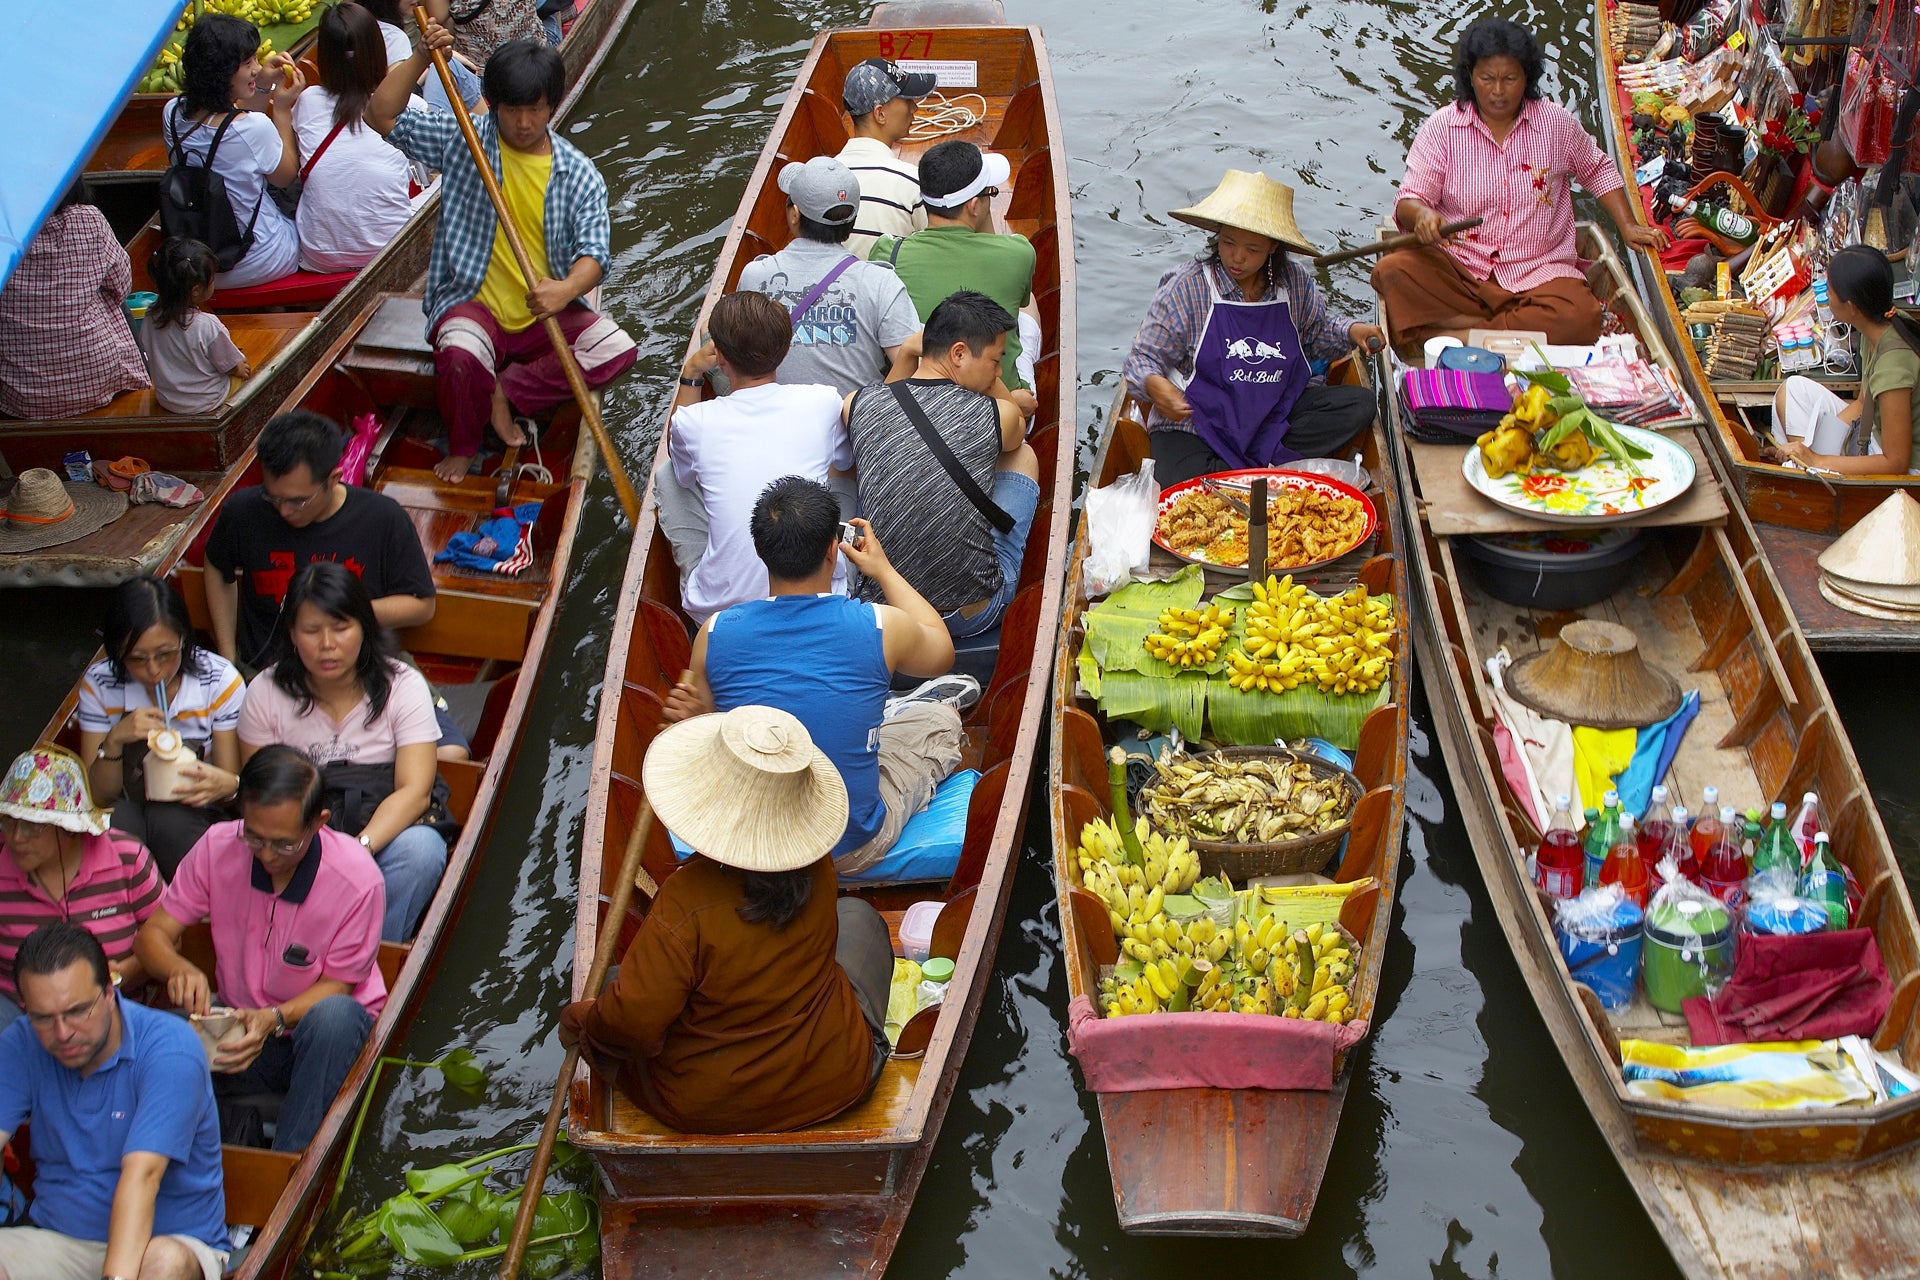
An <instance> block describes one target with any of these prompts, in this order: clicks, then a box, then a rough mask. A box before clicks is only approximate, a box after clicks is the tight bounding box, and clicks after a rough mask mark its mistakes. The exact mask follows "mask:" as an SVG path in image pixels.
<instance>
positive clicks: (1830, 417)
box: [1774, 374, 1880, 453]
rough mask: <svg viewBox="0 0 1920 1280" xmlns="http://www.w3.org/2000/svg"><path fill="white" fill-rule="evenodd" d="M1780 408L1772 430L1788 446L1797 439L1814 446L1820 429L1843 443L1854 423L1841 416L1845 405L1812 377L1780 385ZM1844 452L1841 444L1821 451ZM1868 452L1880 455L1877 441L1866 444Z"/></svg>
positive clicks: (1797, 378)
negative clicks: (1833, 434) (1777, 419)
mask: <svg viewBox="0 0 1920 1280" xmlns="http://www.w3.org/2000/svg"><path fill="white" fill-rule="evenodd" d="M1780 406H1781V409H1782V410H1783V412H1782V413H1781V415H1780V421H1779V422H1777V423H1775V424H1774V427H1775V429H1776V431H1777V433H1778V434H1781V435H1783V436H1784V437H1785V438H1786V442H1788V443H1791V442H1793V441H1796V440H1797V441H1799V442H1800V443H1802V444H1807V445H1810V444H1812V443H1813V440H1814V436H1815V433H1817V432H1821V431H1822V430H1825V431H1830V432H1833V433H1835V434H1837V435H1838V436H1839V437H1840V438H1841V439H1842V440H1844V439H1845V438H1846V437H1847V436H1848V435H1850V434H1851V433H1852V431H1853V424H1852V423H1850V422H1847V421H1846V420H1845V419H1843V418H1841V416H1840V411H1841V410H1842V409H1844V408H1846V407H1847V402H1846V401H1845V400H1842V399H1841V398H1840V397H1839V396H1837V395H1835V394H1833V392H1831V391H1829V390H1827V389H1826V388H1825V387H1823V386H1821V385H1820V384H1819V383H1817V382H1815V381H1814V380H1813V379H1812V378H1802V377H1800V376H1799V375H1797V374H1796V375H1795V376H1793V377H1791V378H1788V379H1787V380H1786V381H1785V382H1782V383H1781V384H1780ZM1844 449H1845V445H1844V444H1843V445H1841V447H1840V448H1837V449H1829V450H1825V451H1824V452H1827V453H1840V452H1842V451H1843V450H1844ZM1867 452H1868V453H1878V452H1880V443H1879V441H1877V440H1869V441H1867Z"/></svg>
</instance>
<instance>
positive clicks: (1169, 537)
mask: <svg viewBox="0 0 1920 1280" xmlns="http://www.w3.org/2000/svg"><path fill="white" fill-rule="evenodd" d="M1261 477H1264V478H1265V479H1266V481H1267V568H1268V569H1270V570H1272V571H1273V572H1276V573H1286V572H1293V571H1297V570H1301V569H1312V568H1315V567H1317V566H1319V565H1323V564H1330V563H1332V562H1333V561H1335V560H1338V559H1339V558H1340V557H1342V556H1344V555H1346V554H1348V553H1349V552H1351V551H1352V550H1353V549H1354V548H1355V547H1358V546H1361V545H1362V544H1364V543H1365V542H1366V541H1367V540H1368V539H1369V538H1371V537H1373V534H1374V530H1375V529H1376V528H1377V527H1378V524H1379V514H1378V513H1377V512H1376V511H1375V510H1374V506H1373V501H1372V500H1371V499H1370V498H1368V497H1367V496H1366V494H1364V493H1362V492H1360V490H1358V489H1356V488H1354V487H1353V486H1352V485H1349V484H1344V483H1342V482H1340V481H1338V480H1334V479H1331V478H1330V477H1327V476H1322V475H1314V474H1311V473H1309V472H1304V471H1289V470H1287V469H1285V468H1282V467H1256V468H1249V469H1247V470H1242V471H1217V472H1214V473H1213V474H1211V475H1205V476H1195V477H1194V478H1193V479H1191V480H1185V481H1182V482H1181V483H1179V484H1176V485H1171V486H1169V487H1168V488H1166V489H1165V490H1163V491H1162V492H1161V494H1160V510H1159V515H1158V518H1157V519H1156V521H1155V522H1154V531H1153V541H1154V543H1155V545H1157V546H1159V547H1160V548H1161V549H1162V550H1164V551H1166V552H1168V553H1169V554H1171V555H1173V556H1175V557H1177V558H1179V559H1181V560H1184V561H1186V562H1187V563H1188V564H1200V565H1208V566H1211V567H1213V568H1217V569H1244V568H1246V567H1247V519H1246V516H1245V515H1243V514H1242V513H1240V512H1239V511H1236V510H1234V507H1233V505H1232V504H1231V503H1230V502H1229V501H1228V499H1227V497H1226V496H1224V495H1223V493H1222V492H1220V491H1225V494H1230V495H1232V496H1234V497H1237V498H1239V499H1240V502H1241V503H1242V505H1244V504H1245V503H1246V501H1247V498H1248V495H1249V494H1250V492H1251V489H1252V485H1253V481H1254V480H1255V479H1256V478H1261Z"/></svg>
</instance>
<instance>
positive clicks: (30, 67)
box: [0, 0, 185, 285]
mask: <svg viewBox="0 0 1920 1280" xmlns="http://www.w3.org/2000/svg"><path fill="white" fill-rule="evenodd" d="M184 7H185V6H184V5H183V4H182V3H181V0H87V3H86V4H24V5H10V6H8V8H9V10H10V11H9V13H8V14H7V45H8V47H9V48H11V49H12V50H13V51H14V52H13V56H12V57H11V58H10V59H9V60H8V68H7V74H6V75H4V76H0V120H6V121H7V122H8V127H7V129H6V130H5V131H4V133H0V174H4V175H5V178H4V179H3V180H0V285H4V284H5V283H6V280H7V278H8V277H9V276H11V275H12V274H13V269H14V267H15V266H16V265H18V263H19V261H20V255H21V254H22V253H23V252H25V250H26V247H27V245H28V244H29V243H30V242H31V241H32V240H33V237H34V233H35V232H37V231H39V230H40V224H41V223H43V222H45V221H46V220H47V215H48V214H49V213H51V212H53V208H54V206H55V205H57V204H58V203H59V202H60V197H61V196H62V195H64V194H65V193H66V190H67V188H68V187H69V186H71V185H72V184H73V180H74V179H75V178H77V177H78V176H79V175H80V171H81V166H83V165H84V164H86V162H87V157H88V156H90V155H92V154H93V150H94V148H95V147H97V146H99V145H100V139H101V138H103V137H104V136H106V132H107V126H108V125H110V124H112V123H113V120H114V117H115V116H117V115H119V114H120V108H121V106H122V104H124V103H125V102H126V100H127V96H128V95H129V94H131V93H132V92H133V86H134V85H135V84H136V83H137V82H138V81H139V79H140V77H141V76H142V75H144V74H145V73H146V70H147V68H148V67H149V66H150V65H152V62H153V59H154V57H155V55H157V54H158V53H159V52H160V45H161V44H162V42H164V41H165V40H166V38H167V35H168V34H169V33H170V32H171V31H172V30H173V25H174V23H175V22H176V21H177V20H178V19H179V17H180V11H181V9H182V8H184Z"/></svg>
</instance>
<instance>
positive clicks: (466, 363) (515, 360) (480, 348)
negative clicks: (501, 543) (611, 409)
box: [433, 301, 640, 458]
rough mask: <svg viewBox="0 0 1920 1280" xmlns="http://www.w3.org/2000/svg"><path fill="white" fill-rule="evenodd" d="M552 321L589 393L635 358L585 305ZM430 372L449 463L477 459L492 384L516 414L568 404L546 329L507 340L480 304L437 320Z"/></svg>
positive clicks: (615, 329) (617, 331) (530, 329)
mask: <svg viewBox="0 0 1920 1280" xmlns="http://www.w3.org/2000/svg"><path fill="white" fill-rule="evenodd" d="M555 319H557V320H559V322H560V332H561V333H563V334H565V335H566V338H567V342H568V343H569V344H570V345H571V346H572V347H573V358H574V359H575V360H577V361H579V363H580V374H581V376H582V377H583V378H585V379H586V383H587V385H588V386H589V387H593V388H599V387H604V386H606V385H607V384H608V383H609V382H612V381H613V380H614V379H615V378H617V377H619V376H620V375H621V374H623V373H625V372H626V371H627V369H628V367H629V366H631V365H632V364H633V362H634V359H635V358H636V357H637V356H638V355H639V354H640V352H639V348H637V347H636V346H635V345H634V342H633V339H632V338H630V337H628V336H627V332H626V330H624V329H622V328H621V327H620V326H619V325H617V324H615V323H614V322H613V321H611V320H609V319H607V318H606V317H605V316H603V315H598V314H596V313H595V312H594V311H593V310H592V309H591V308H589V307H588V306H587V305H586V304H585V303H581V302H576V303H574V304H573V305H571V306H569V307H568V308H567V309H566V310H565V311H562V312H561V313H560V314H559V315H558V316H556V317H555ZM433 369H434V375H435V385H436V388H437V395H438V396H439V400H440V416H441V417H442V418H444V419H445V420H446V424H447V452H448V453H449V454H450V455H452V456H454V457H462V458H471V457H473V456H474V455H475V454H477V453H479V452H480V439H481V435H482V433H484V432H485V431H486V428H487V423H488V421H489V420H490V419H491V418H492V416H493V388H494V384H495V383H496V382H497V383H498V384H499V385H500V386H501V387H503V388H505V389H506V393H507V403H508V404H510V405H512V406H513V409H514V411H515V412H516V413H522V414H527V415H529V416H538V415H540V414H543V413H546V412H548V411H550V410H552V409H556V408H558V407H559V406H561V405H563V404H566V403H567V402H568V401H570V400H572V399H573V389H572V388H571V387H570V386H568V385H567V375H566V371H565V370H564V369H563V368H561V365H560V357H559V356H558V355H556V354H555V353H554V350H553V342H552V340H551V339H549V338H548V337H547V326H546V325H544V324H540V323H535V324H531V325H529V326H527V327H526V328H525V329H522V330H521V331H520V332H518V333H508V332H507V331H506V330H505V329H502V328H501V327H500V322H499V321H498V320H495V319H494V318H493V312H491V311H489V310H487V309H486V307H485V306H483V305H481V303H479V302H478V301H467V302H463V303H461V304H460V305H459V306H457V307H454V308H452V309H451V310H449V311H448V312H447V313H446V315H444V316H442V317H440V323H439V325H438V326H437V327H436V328H435V329H434V331H433Z"/></svg>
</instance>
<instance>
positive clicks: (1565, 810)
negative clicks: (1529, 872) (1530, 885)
mask: <svg viewBox="0 0 1920 1280" xmlns="http://www.w3.org/2000/svg"><path fill="white" fill-rule="evenodd" d="M1533 879H1534V883H1535V884H1537V885H1539V886H1540V888H1541V889H1542V890H1543V891H1544V892H1545V893H1546V895H1547V896H1548V897H1550V898H1574V897H1578V896H1579V894H1580V890H1581V889H1582V888H1584V887H1585V885H1586V879H1587V855H1586V850H1585V848H1584V847H1583V846H1582V845H1581V843H1580V833H1579V832H1577V831H1575V830H1574V829H1573V797H1571V796H1564V795H1560V796H1555V797H1554V798H1553V816H1552V817H1551V818H1549V819H1547V831H1546V834H1545V835H1543V836H1541V837H1540V848H1539V851H1538V852H1537V853H1535V854H1534V858H1533Z"/></svg>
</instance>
